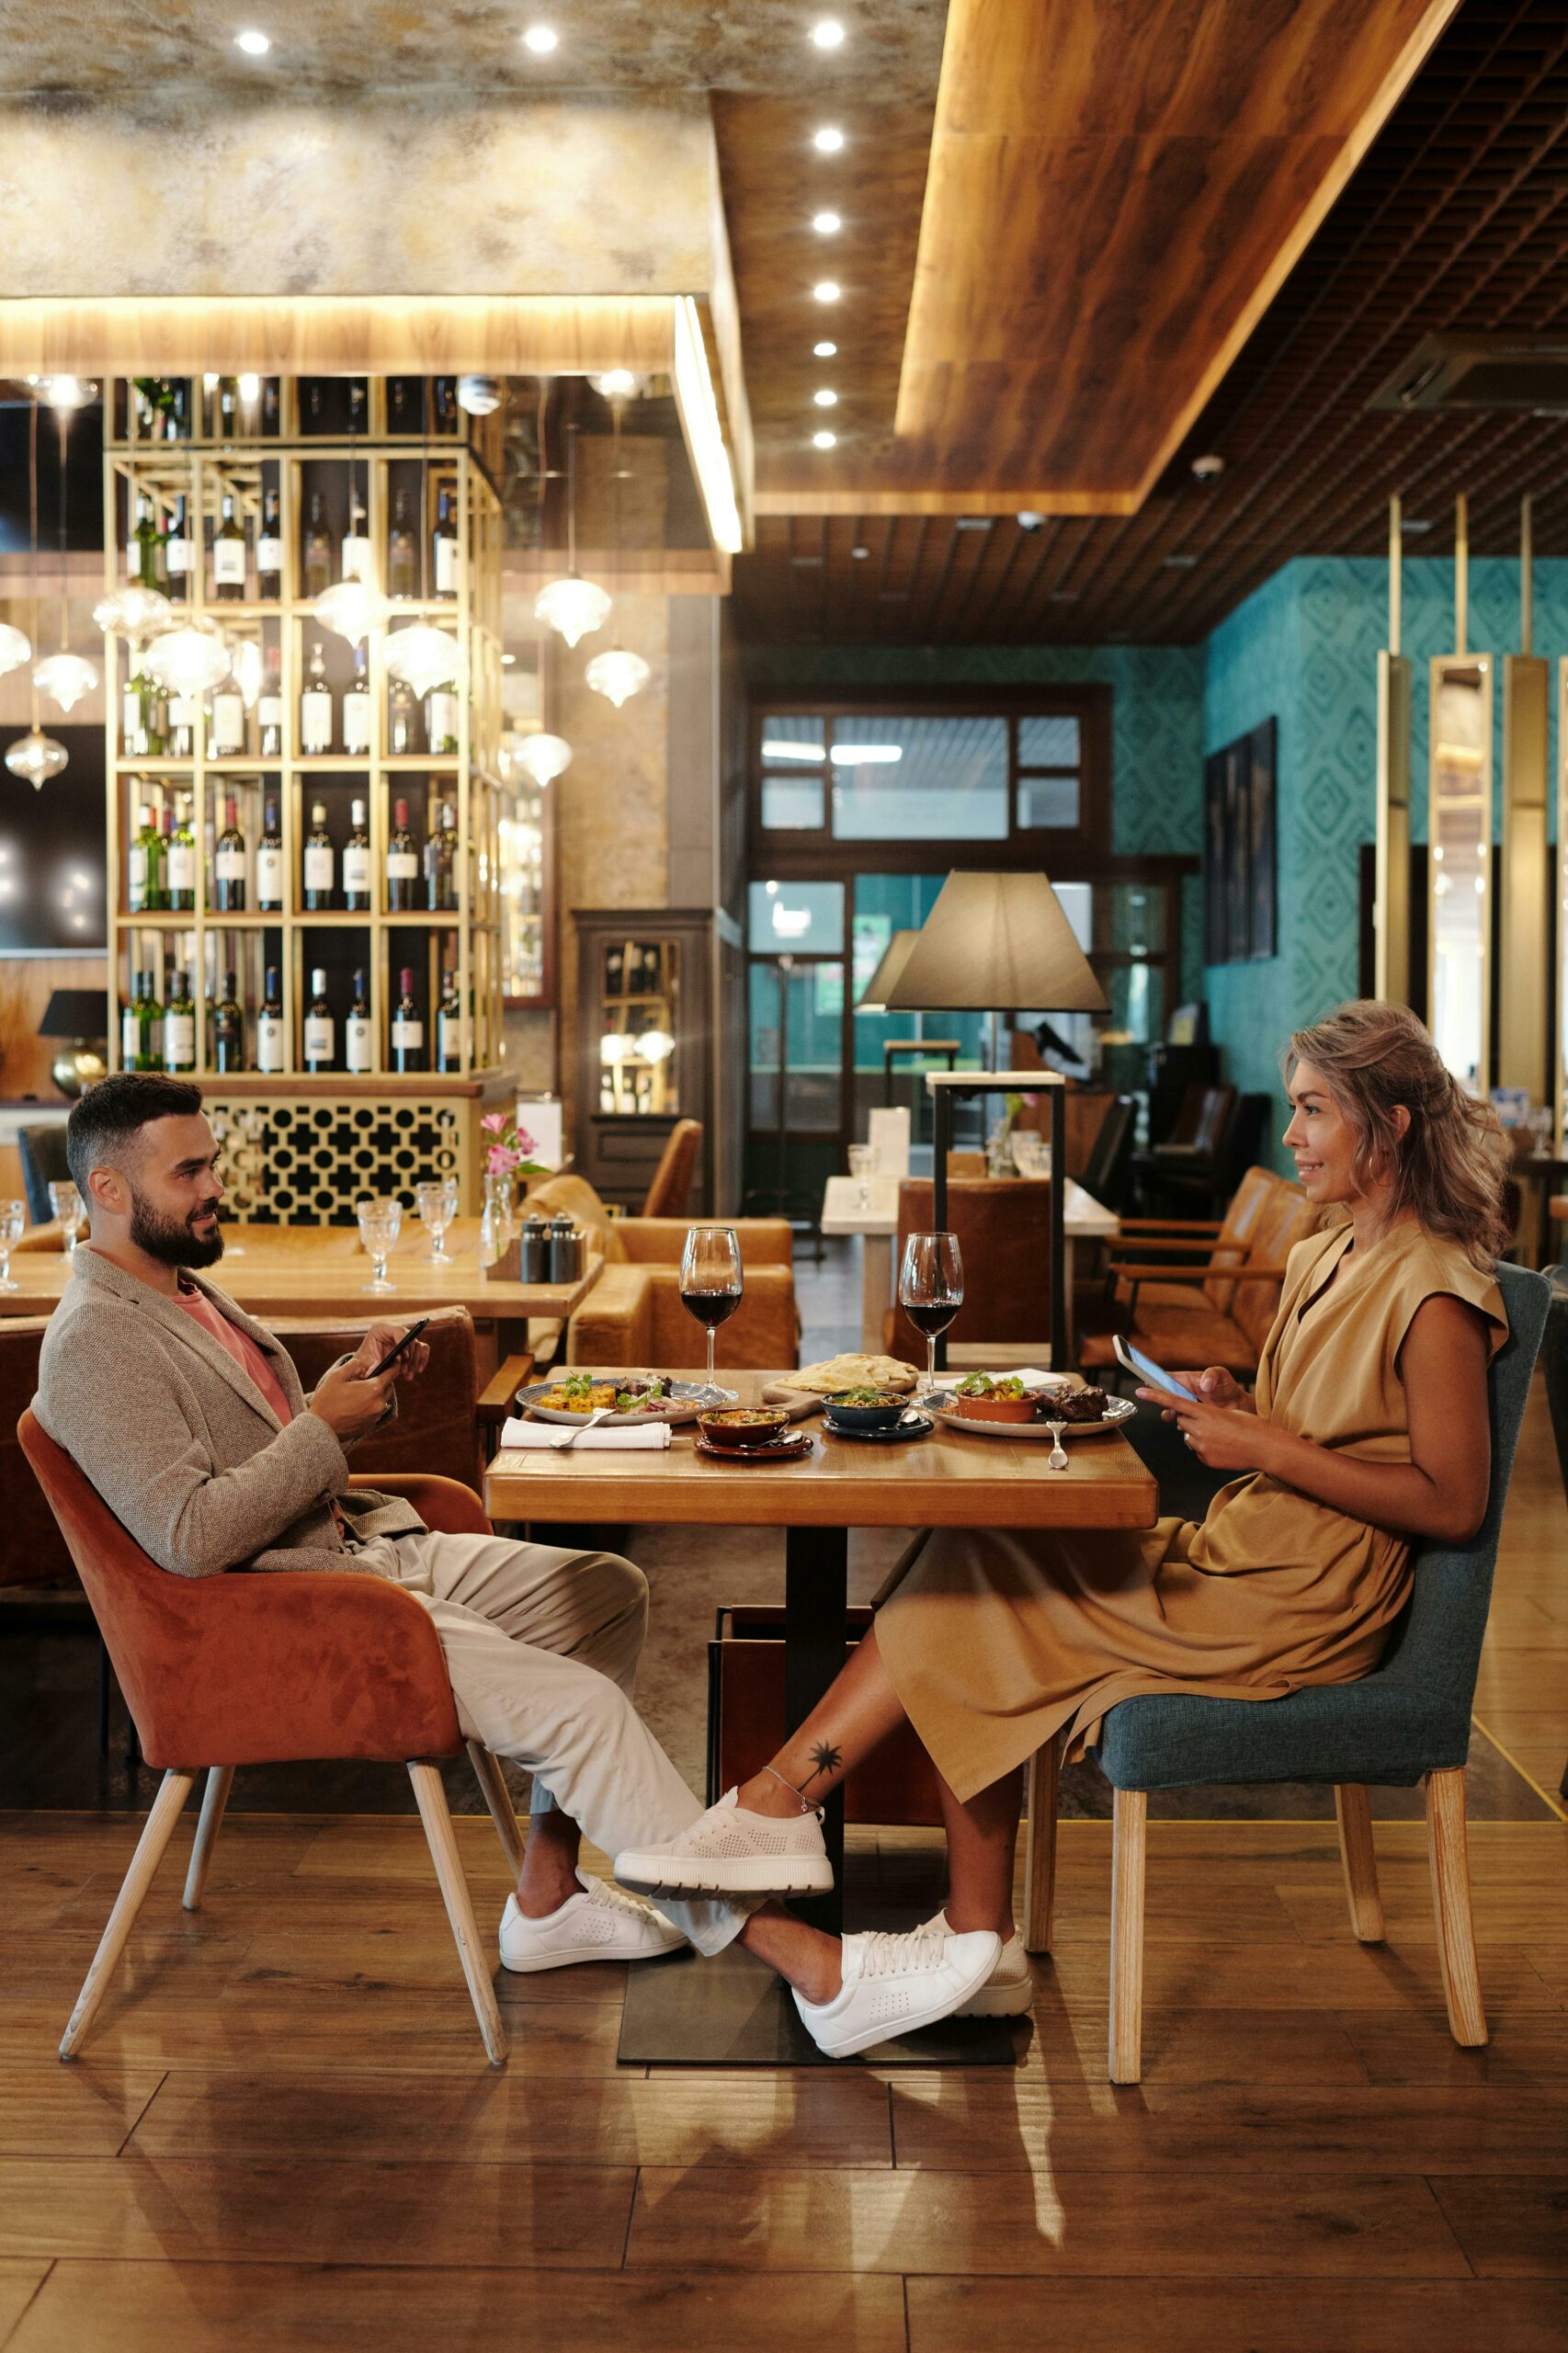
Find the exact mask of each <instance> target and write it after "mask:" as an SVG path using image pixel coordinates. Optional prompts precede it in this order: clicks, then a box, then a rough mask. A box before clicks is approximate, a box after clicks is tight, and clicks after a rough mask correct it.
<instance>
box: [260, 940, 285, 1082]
mask: <svg viewBox="0 0 1568 2353" xmlns="http://www.w3.org/2000/svg"><path fill="white" fill-rule="evenodd" d="M288 1067H289V1055H288V1050H287V1046H286V1044H285V1040H284V1036H283V992H282V991H281V989H280V988H279V987H278V967H277V965H276V964H269V965H268V966H267V988H266V991H265V993H264V995H263V996H262V1000H261V1011H260V1012H259V1013H258V1014H257V1015H256V1068H257V1070H259V1071H262V1072H265V1073H266V1074H267V1075H269V1076H273V1077H276V1075H277V1074H278V1072H279V1071H284V1070H287V1069H288Z"/></svg>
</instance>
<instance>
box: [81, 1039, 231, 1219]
mask: <svg viewBox="0 0 1568 2353" xmlns="http://www.w3.org/2000/svg"><path fill="white" fill-rule="evenodd" d="M200 1108H201V1089H200V1087H199V1086H191V1084H190V1082H189V1080H188V1079H184V1078H165V1076H164V1075H163V1074H162V1072H160V1071H154V1070H117V1071H113V1072H111V1073H110V1074H109V1076H108V1078H100V1079H99V1081H98V1083H97V1086H89V1087H88V1089H87V1092H86V1093H85V1095H84V1096H82V1097H81V1098H80V1099H79V1100H78V1101H77V1102H75V1103H74V1104H73V1105H72V1107H71V1116H70V1118H69V1119H68V1120H66V1122H65V1158H66V1161H67V1163H68V1165H69V1166H70V1170H71V1176H72V1180H73V1182H74V1185H75V1188H76V1190H77V1191H78V1192H79V1193H80V1194H81V1196H82V1199H83V1201H84V1202H88V1201H90V1200H91V1198H92V1197H91V1195H90V1194H89V1193H88V1191H87V1178H88V1176H90V1175H91V1173H92V1171H93V1170H94V1169H95V1168H101V1167H102V1165H103V1164H104V1162H105V1161H106V1160H108V1161H116V1162H118V1161H119V1160H120V1159H121V1158H122V1156H123V1154H124V1152H125V1148H126V1146H127V1145H128V1144H130V1143H131V1139H132V1138H133V1137H134V1136H135V1134H136V1132H137V1130H138V1129H139V1128H144V1127H145V1126H146V1125H147V1123H148V1121H149V1120H188V1119H189V1118H190V1116H191V1114H192V1113H193V1112H196V1111H199V1110H200Z"/></svg>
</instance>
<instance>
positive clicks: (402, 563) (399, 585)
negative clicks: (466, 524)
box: [387, 384, 419, 597]
mask: <svg viewBox="0 0 1568 2353" xmlns="http://www.w3.org/2000/svg"><path fill="white" fill-rule="evenodd" d="M393 390H394V392H402V390H403V387H402V385H401V384H399V385H395V386H394V387H393ZM392 430H393V432H394V433H395V432H398V431H400V430H401V427H399V426H397V425H396V424H395V423H394V425H393V426H392ZM418 594H419V568H418V554H417V551H416V550H415V544H414V527H413V525H412V524H411V523H410V521H409V519H408V493H407V491H406V490H400V491H399V492H398V494H397V496H396V498H395V499H394V501H393V502H392V537H391V539H390V540H388V542H387V595H388V596H389V597H417V596H418Z"/></svg>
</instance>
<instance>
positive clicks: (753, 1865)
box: [615, 1790, 833, 1895]
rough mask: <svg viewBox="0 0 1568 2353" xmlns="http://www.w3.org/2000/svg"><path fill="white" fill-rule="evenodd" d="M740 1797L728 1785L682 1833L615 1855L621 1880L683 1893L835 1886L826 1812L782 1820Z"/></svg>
mask: <svg viewBox="0 0 1568 2353" xmlns="http://www.w3.org/2000/svg"><path fill="white" fill-rule="evenodd" d="M735 1798H736V1793H735V1791H734V1790H727V1791H726V1792H725V1794H724V1795H723V1796H722V1798H721V1799H720V1801H719V1802H718V1804H717V1805H710V1807H709V1809H708V1811H707V1813H699V1815H698V1817H697V1820H696V1821H695V1822H694V1823H692V1824H690V1825H689V1826H688V1827H687V1829H685V1830H683V1831H682V1832H681V1834H680V1836H679V1837H678V1838H665V1839H663V1840H661V1842H660V1843H659V1845H658V1846H656V1847H628V1848H627V1850H626V1852H625V1853H624V1854H623V1855H618V1856H617V1857H616V1859H615V1875H616V1877H617V1879H618V1880H619V1881H621V1883H622V1885H623V1886H626V1887H653V1888H657V1889H658V1890H659V1892H660V1893H661V1894H664V1893H679V1894H682V1895H821V1894H823V1893H825V1892H826V1890H827V1889H828V1888H830V1887H831V1886H832V1885H833V1865H832V1864H831V1863H830V1862H829V1861H828V1859H827V1848H826V1847H825V1846H824V1843H823V1835H822V1816H821V1815H820V1814H818V1813H799V1814H790V1815H789V1816H787V1817H783V1818H780V1819H777V1820H776V1819H775V1817H774V1816H773V1815H772V1814H770V1813H749V1812H748V1811H747V1810H746V1809H745V1808H744V1806H741V1805H738V1804H737V1803H736V1802H735Z"/></svg>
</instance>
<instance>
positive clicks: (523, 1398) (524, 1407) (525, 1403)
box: [517, 1380, 734, 1430]
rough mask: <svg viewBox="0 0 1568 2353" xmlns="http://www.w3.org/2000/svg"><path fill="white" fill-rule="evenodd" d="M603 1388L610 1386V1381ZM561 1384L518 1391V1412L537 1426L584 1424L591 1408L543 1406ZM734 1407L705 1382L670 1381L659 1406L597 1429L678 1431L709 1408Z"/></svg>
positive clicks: (616, 1417)
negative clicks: (656, 1426)
mask: <svg viewBox="0 0 1568 2353" xmlns="http://www.w3.org/2000/svg"><path fill="white" fill-rule="evenodd" d="M600 1385H601V1386H608V1380H607V1381H605V1382H604V1383H601V1384H600ZM560 1386H561V1383H560V1382H559V1381H531V1382H530V1383H529V1385H528V1388H526V1389H519V1390H518V1392H517V1406H518V1408H519V1410H520V1411H522V1412H524V1413H527V1414H528V1415H531V1416H532V1417H533V1419H534V1420H535V1421H536V1422H568V1423H577V1424H581V1423H583V1422H585V1421H586V1419H587V1417H588V1415H589V1413H590V1412H591V1411H592V1408H591V1407H588V1406H585V1407H584V1409H583V1411H582V1412H581V1413H576V1414H574V1413H569V1412H565V1411H563V1410H562V1408H561V1407H560V1406H558V1405H541V1404H540V1398H541V1397H544V1396H547V1395H548V1394H549V1392H550V1391H551V1390H552V1389H559V1388H560ZM733 1403H734V1400H733V1397H732V1395H731V1393H730V1392H729V1391H728V1390H727V1389H718V1388H714V1389H710V1388H709V1386H708V1384H707V1383H706V1381H666V1382H665V1394H664V1396H663V1397H661V1398H660V1399H658V1400H657V1402H656V1403H654V1404H650V1405H642V1406H639V1407H637V1408H636V1409H635V1410H634V1411H633V1412H631V1413H624V1414H623V1413H615V1414H607V1415H605V1418H604V1420H603V1421H602V1422H600V1423H598V1424H597V1427H598V1428H599V1429H601V1430H608V1429H630V1428H631V1427H632V1425H633V1424H634V1423H637V1422H668V1423H670V1425H671V1426H672V1427H678V1426H679V1424H681V1423H682V1422H694V1421H695V1420H696V1419H697V1416H698V1415H699V1414H702V1413H706V1412H707V1411H708V1410H709V1408H710V1406H717V1405H729V1404H733Z"/></svg>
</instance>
